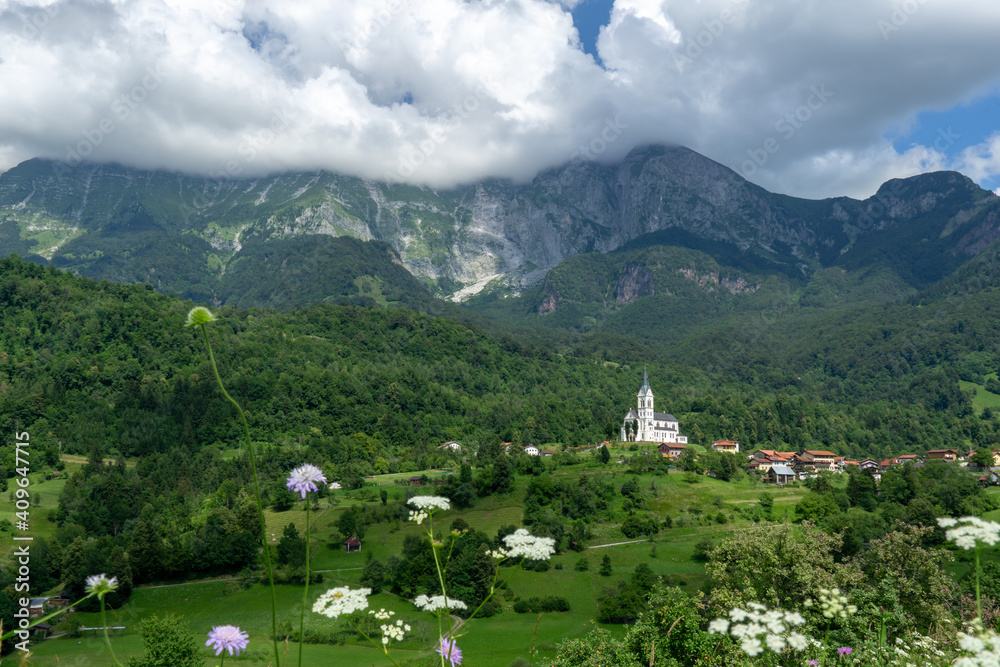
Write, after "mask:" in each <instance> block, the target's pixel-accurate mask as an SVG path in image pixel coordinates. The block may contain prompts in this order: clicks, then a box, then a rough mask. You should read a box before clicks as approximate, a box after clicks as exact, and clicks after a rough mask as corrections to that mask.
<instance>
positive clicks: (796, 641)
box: [788, 632, 809, 651]
mask: <svg viewBox="0 0 1000 667" xmlns="http://www.w3.org/2000/svg"><path fill="white" fill-rule="evenodd" d="M788 646H789V647H790V648H791V649H792V650H793V651H802V650H804V649H805V648H806V647H807V646H809V640H808V639H807V638H806V637H805V636H804V635H800V634H799V633H797V632H793V633H791V634H790V635H788Z"/></svg>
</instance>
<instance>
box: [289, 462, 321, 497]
mask: <svg viewBox="0 0 1000 667" xmlns="http://www.w3.org/2000/svg"><path fill="white" fill-rule="evenodd" d="M317 484H326V476H324V475H323V471H322V470H320V469H319V468H317V467H316V466H314V465H312V464H311V463H307V464H305V465H301V466H299V467H298V468H296V469H295V470H293V471H292V474H290V475H289V476H288V482H286V483H285V486H287V487H288V488H289V489H290V490H291V491H298V492H299V493H301V494H302V498H303V499H305V497H306V494H307V493H309V492H310V491H318V490H319V487H318V486H316V485H317Z"/></svg>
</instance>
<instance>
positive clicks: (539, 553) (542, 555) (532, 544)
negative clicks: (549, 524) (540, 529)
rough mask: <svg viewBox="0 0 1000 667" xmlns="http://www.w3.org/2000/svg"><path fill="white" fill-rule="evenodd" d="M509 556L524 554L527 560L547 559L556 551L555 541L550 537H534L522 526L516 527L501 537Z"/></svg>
mask: <svg viewBox="0 0 1000 667" xmlns="http://www.w3.org/2000/svg"><path fill="white" fill-rule="evenodd" d="M503 541H504V543H505V544H506V545H507V554H508V555H509V556H510V557H511V558H517V557H518V556H524V557H525V558H527V559H529V560H548V559H549V558H550V557H551V556H552V554H554V553H555V552H556V541H555V540H554V539H552V538H551V537H535V536H534V535H532V534H531V533H529V532H528V531H527V530H525V529H524V528H518V529H517V530H515V531H514V532H513V534H511V535H507V536H506V537H504V538H503Z"/></svg>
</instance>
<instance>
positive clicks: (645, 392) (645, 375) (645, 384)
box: [639, 364, 653, 396]
mask: <svg viewBox="0 0 1000 667" xmlns="http://www.w3.org/2000/svg"><path fill="white" fill-rule="evenodd" d="M652 393H653V390H652V389H650V388H649V372H648V371H647V370H646V365H645V364H643V366H642V386H641V387H639V395H640V396H649V395H651V394H652Z"/></svg>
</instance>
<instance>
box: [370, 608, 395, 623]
mask: <svg viewBox="0 0 1000 667" xmlns="http://www.w3.org/2000/svg"><path fill="white" fill-rule="evenodd" d="M368 613H369V614H372V615H374V616H375V618H377V619H378V620H380V621H388V620H389V618H390V617H392V616H395V615H396V612H394V611H386V610H385V608H382V609H379V610H378V611H375V610H374V609H371V610H369V612H368Z"/></svg>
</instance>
